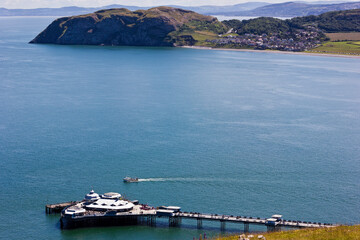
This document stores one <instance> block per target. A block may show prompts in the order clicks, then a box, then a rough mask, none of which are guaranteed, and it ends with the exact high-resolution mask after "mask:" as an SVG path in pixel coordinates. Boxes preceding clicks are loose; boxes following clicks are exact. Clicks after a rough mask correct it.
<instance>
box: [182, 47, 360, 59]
mask: <svg viewBox="0 0 360 240" xmlns="http://www.w3.org/2000/svg"><path fill="white" fill-rule="evenodd" d="M180 48H189V49H200V50H217V51H236V52H265V53H280V54H292V55H304V56H320V57H342V58H356V59H360V55H345V54H336V53H334V54H329V53H309V52H290V51H279V50H254V49H236V48H212V47H201V46H180Z"/></svg>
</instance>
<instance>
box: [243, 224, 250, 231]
mask: <svg viewBox="0 0 360 240" xmlns="http://www.w3.org/2000/svg"><path fill="white" fill-rule="evenodd" d="M249 228H250V224H249V223H244V232H246V233H247V232H249Z"/></svg>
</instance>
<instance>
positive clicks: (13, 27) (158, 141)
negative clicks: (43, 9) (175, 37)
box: [0, 17, 360, 239]
mask: <svg viewBox="0 0 360 240" xmlns="http://www.w3.org/2000/svg"><path fill="white" fill-rule="evenodd" d="M52 20H53V18H50V17H19V18H18V17H11V18H6V17H4V18H0V192H1V194H0V198H1V201H0V208H1V209H2V211H1V212H0V235H1V236H2V237H4V238H5V239H24V238H36V239H83V238H87V239H192V237H195V236H199V234H203V233H204V232H206V233H207V234H208V235H216V234H219V233H220V232H219V227H220V226H218V224H216V223H205V222H204V224H203V225H204V227H205V228H204V229H202V230H196V229H195V226H196V224H195V223H194V222H191V221H189V222H185V223H184V226H183V227H182V228H168V227H167V226H166V221H160V222H158V223H159V227H158V228H150V227H136V226H132V227H114V228H113V227H111V228H94V229H78V230H70V231H62V230H60V228H59V223H58V220H59V216H58V215H57V216H56V215H55V216H46V215H45V214H44V205H45V204H46V203H56V202H62V201H69V200H80V199H82V198H83V196H84V195H85V194H86V193H87V192H89V191H90V190H91V189H92V188H94V190H95V191H96V192H99V193H103V192H109V191H117V192H120V193H122V194H125V195H126V196H127V197H129V198H130V199H139V200H140V202H142V203H148V204H150V205H153V206H160V205H179V206H182V209H183V210H184V211H196V212H205V213H219V214H234V215H243V216H244V215H245V216H253V217H268V216H271V215H272V214H275V213H280V214H283V215H284V218H285V219H294V220H304V221H316V222H331V223H345V224H354V223H359V222H360V210H359V207H358V203H359V202H360V177H359V176H360V164H359V160H360V149H359V146H360V121H359V120H360V104H359V103H360V95H359V92H360V82H359V79H360V78H359V76H360V68H359V66H360V60H359V59H351V58H341V57H322V56H305V55H287V54H276V53H265V52H259V53H254V52H233V51H212V50H197V49H180V48H145V47H99V46H58V45H32V44H28V41H30V40H31V39H32V38H34V37H35V36H36V34H38V33H39V32H40V31H42V30H43V29H44V28H45V27H46V26H47V25H48V24H49V23H50V22H51V21H52ZM127 175H129V176H133V177H139V178H142V179H146V180H147V181H143V182H140V183H138V184H124V183H123V182H122V178H123V177H125V176H127ZM227 227H228V229H229V230H230V232H236V231H239V230H241V229H242V226H240V225H235V224H234V225H229V226H227ZM250 229H252V230H256V231H261V230H264V229H263V228H256V227H253V226H251V227H250Z"/></svg>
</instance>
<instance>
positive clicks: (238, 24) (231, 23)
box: [223, 19, 243, 29]
mask: <svg viewBox="0 0 360 240" xmlns="http://www.w3.org/2000/svg"><path fill="white" fill-rule="evenodd" d="M223 23H224V24H225V25H226V26H227V27H228V28H233V29H239V28H240V27H242V26H243V23H242V21H240V20H237V19H232V20H225V21H223Z"/></svg>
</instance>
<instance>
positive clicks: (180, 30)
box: [30, 7, 227, 46]
mask: <svg viewBox="0 0 360 240" xmlns="http://www.w3.org/2000/svg"><path fill="white" fill-rule="evenodd" d="M226 30H227V28H226V26H225V25H224V24H222V23H221V22H219V21H218V20H217V19H216V18H214V17H211V16H205V15H201V14H198V13H195V12H192V11H189V10H183V9H178V8H171V7H157V8H151V9H149V10H137V11H133V12H132V11H130V10H127V9H124V8H121V9H107V10H100V11H97V12H95V13H91V14H86V15H79V16H73V17H64V18H59V19H56V20H55V21H54V22H52V23H51V24H50V25H49V26H48V27H47V28H46V29H45V30H44V31H43V32H41V33H40V34H39V35H38V36H37V37H35V38H34V39H33V40H32V41H31V42H30V43H54V44H74V45H128V46H129V45H130V46H177V45H193V44H194V43H195V42H196V39H194V38H193V36H191V35H189V34H186V33H195V32H196V31H201V32H202V33H203V34H208V35H209V34H210V35H216V36H217V34H219V33H223V32H225V31H226ZM170 33H171V34H170ZM202 33H199V34H202Z"/></svg>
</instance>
